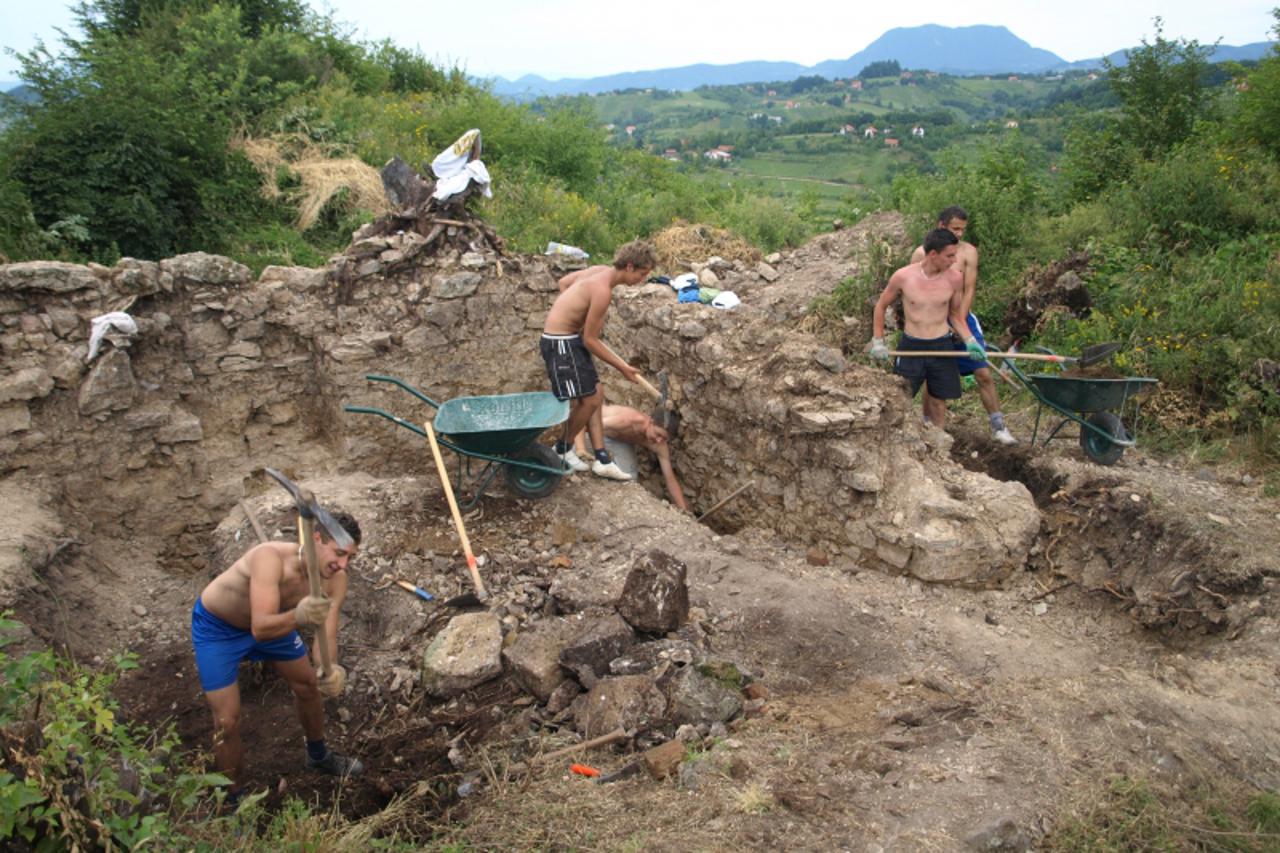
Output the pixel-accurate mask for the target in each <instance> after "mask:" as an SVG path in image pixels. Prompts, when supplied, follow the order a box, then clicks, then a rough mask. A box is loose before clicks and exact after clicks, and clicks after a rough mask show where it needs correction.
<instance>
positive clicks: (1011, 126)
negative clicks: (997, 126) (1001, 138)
mask: <svg viewBox="0 0 1280 853" xmlns="http://www.w3.org/2000/svg"><path fill="white" fill-rule="evenodd" d="M1004 126H1005V129H1006V130H1017V129H1018V120H1017V119H1012V118H1011V119H1009V120H1008V121H1006V122H1005V123H1004Z"/></svg>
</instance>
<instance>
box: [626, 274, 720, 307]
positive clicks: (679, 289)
mask: <svg viewBox="0 0 1280 853" xmlns="http://www.w3.org/2000/svg"><path fill="white" fill-rule="evenodd" d="M649 281H656V282H658V283H659V284H665V285H668V286H669V287H671V289H673V290H674V291H675V292H676V299H677V301H679V302H701V303H702V304H703V305H710V306H712V307H714V308H724V309H726V310H727V309H729V308H733V307H735V306H737V305H741V304H742V300H741V299H739V298H738V294H736V293H734V292H733V291H732V290H717V289H716V288H714V287H701V286H699V284H698V274H697V273H692V272H687V273H685V274H683V275H678V276H676V277H675V278H668V277H667V276H665V275H659V276H654V277H653V278H651V279H649Z"/></svg>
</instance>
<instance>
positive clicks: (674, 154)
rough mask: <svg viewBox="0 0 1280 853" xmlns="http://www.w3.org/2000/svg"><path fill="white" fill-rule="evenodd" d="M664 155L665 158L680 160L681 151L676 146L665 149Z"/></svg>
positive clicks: (677, 161) (672, 160) (674, 160)
mask: <svg viewBox="0 0 1280 853" xmlns="http://www.w3.org/2000/svg"><path fill="white" fill-rule="evenodd" d="M662 157H663V159H664V160H670V161H671V162H673V163H679V162H680V152H679V151H677V150H676V149H674V148H668V149H667V150H666V151H663V152H662Z"/></svg>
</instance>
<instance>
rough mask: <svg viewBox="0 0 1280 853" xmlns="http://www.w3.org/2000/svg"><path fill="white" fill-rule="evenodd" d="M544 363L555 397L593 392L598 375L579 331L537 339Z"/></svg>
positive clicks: (566, 397) (571, 397) (571, 398)
mask: <svg viewBox="0 0 1280 853" xmlns="http://www.w3.org/2000/svg"><path fill="white" fill-rule="evenodd" d="M538 349H539V350H540V351H541V352H542V360H543V361H544V362H546V365H547V378H548V379H550V380H551V393H552V394H555V395H556V399H557V400H576V399H578V398H579V397H590V396H591V395H592V394H594V393H596V384H597V383H598V382H599V381H600V378H599V377H598V376H597V375H596V364H595V362H594V361H592V360H591V353H590V352H588V351H587V346H586V344H584V343H583V342H582V335H547V334H544V335H543V336H542V340H541V341H539V342H538Z"/></svg>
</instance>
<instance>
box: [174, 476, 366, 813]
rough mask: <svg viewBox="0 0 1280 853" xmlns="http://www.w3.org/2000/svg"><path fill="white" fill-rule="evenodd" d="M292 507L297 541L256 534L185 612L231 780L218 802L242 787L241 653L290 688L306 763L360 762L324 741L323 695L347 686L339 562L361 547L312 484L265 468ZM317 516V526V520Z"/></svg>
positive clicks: (337, 767)
mask: <svg viewBox="0 0 1280 853" xmlns="http://www.w3.org/2000/svg"><path fill="white" fill-rule="evenodd" d="M266 470H267V473H268V474H270V475H271V476H272V477H274V478H275V479H276V480H277V482H279V483H280V485H281V486H283V487H284V488H285V489H286V490H287V491H288V492H289V493H290V495H292V496H293V499H294V503H295V504H296V505H297V508H298V526H299V531H300V537H299V538H300V539H301V540H302V541H301V544H298V543H294V542H263V543H262V544H260V545H257V546H255V547H253V548H252V549H250V550H249V551H248V552H247V553H246V554H245V555H244V556H243V557H241V558H240V559H238V560H236V561H235V563H233V564H232V565H231V567H230V568H228V569H227V570H226V571H224V572H222V573H221V574H220V575H218V576H217V577H216V578H214V579H213V580H212V581H211V582H210V583H209V585H208V586H206V587H205V588H204V590H203V591H202V592H201V593H200V596H199V598H197V599H196V603H195V607H194V608H193V610H192V613H191V641H192V645H193V646H194V647H195V655H196V668H197V670H199V673H200V686H201V688H203V690H204V694H205V698H206V699H207V700H208V701H209V708H210V709H211V710H212V711H213V752H214V758H215V761H216V764H217V769H218V770H219V771H220V772H222V773H224V774H226V775H227V776H228V777H229V778H230V779H231V789H230V791H229V792H228V795H227V800H228V802H229V803H231V804H233V805H234V804H235V803H236V802H237V801H238V800H239V799H240V796H241V794H242V789H241V785H242V781H243V780H242V776H243V770H244V745H243V743H242V742H241V738H240V686H239V684H238V683H237V671H238V669H239V666H240V662H241V661H242V660H269V661H271V662H272V664H273V665H274V666H275V668H276V671H277V672H279V673H280V674H281V675H282V676H284V679H285V681H287V682H288V683H289V689H290V690H292V691H293V698H294V707H295V708H296V709H297V712H298V720H299V721H300V722H301V723H302V730H303V732H304V733H305V734H306V739H307V758H306V766H307V767H308V768H310V769H313V770H319V771H321V772H323V773H330V774H332V775H335V776H341V777H345V776H352V775H356V774H358V773H360V772H361V771H362V770H363V769H364V767H363V765H362V764H361V763H360V760H359V759H356V758H348V757H347V756H344V755H339V754H338V753H336V752H334V751H333V750H331V749H329V747H328V746H327V745H326V744H325V741H324V704H323V698H322V694H323V695H324V696H337V695H339V694H340V693H341V692H342V690H343V687H344V686H345V684H346V671H345V670H344V669H343V668H342V667H341V666H338V665H337V663H336V658H337V655H338V611H339V610H340V609H341V607H342V602H343V600H345V599H346V597H347V573H346V569H347V565H348V564H349V563H350V561H351V559H352V558H353V557H354V556H355V554H356V550H357V549H358V548H359V546H360V525H359V524H357V523H356V521H355V519H353V518H352V517H351V516H349V515H346V514H345V513H338V514H337V515H330V514H329V513H328V512H327V511H326V510H325V509H324V507H322V506H320V504H319V502H318V501H316V499H315V496H314V495H312V494H311V492H309V491H307V490H305V489H301V488H299V487H298V486H296V485H295V484H294V483H292V482H291V481H290V480H289V479H288V478H287V477H285V476H284V475H283V474H281V473H279V472H278V471H274V470H272V469H270V468H268V469H266ZM317 522H319V524H317ZM299 628H303V629H306V628H312V629H316V631H317V637H316V642H315V644H314V645H315V647H316V648H315V651H316V652H317V654H316V658H317V662H318V663H320V664H321V671H320V675H319V678H317V675H316V672H315V670H314V669H312V665H311V662H310V661H308V660H307V647H306V645H305V644H304V643H303V642H302V638H301V637H300V636H298V629H299Z"/></svg>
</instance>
